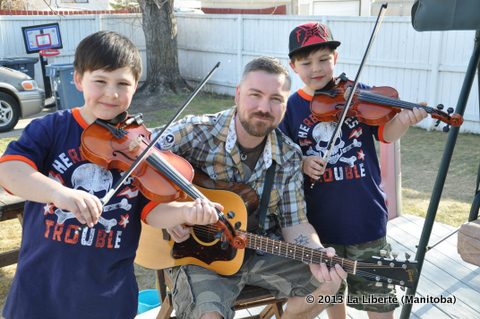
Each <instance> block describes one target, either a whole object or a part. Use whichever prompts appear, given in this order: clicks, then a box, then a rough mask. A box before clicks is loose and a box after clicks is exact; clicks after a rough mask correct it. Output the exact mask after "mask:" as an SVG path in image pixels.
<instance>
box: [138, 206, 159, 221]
mask: <svg viewBox="0 0 480 319" xmlns="http://www.w3.org/2000/svg"><path fill="white" fill-rule="evenodd" d="M158 204H160V203H157V202H148V204H147V205H145V207H143V209H142V213H141V214H140V218H141V220H142V221H143V222H144V223H145V224H148V223H147V216H148V214H150V212H151V211H152V209H154V208H155V207H157V205H158Z"/></svg>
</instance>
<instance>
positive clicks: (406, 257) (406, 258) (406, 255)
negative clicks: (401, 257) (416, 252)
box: [405, 253, 411, 261]
mask: <svg viewBox="0 0 480 319" xmlns="http://www.w3.org/2000/svg"><path fill="white" fill-rule="evenodd" d="M410 257H411V256H410V254H409V253H405V260H406V261H408V260H409V259H410Z"/></svg>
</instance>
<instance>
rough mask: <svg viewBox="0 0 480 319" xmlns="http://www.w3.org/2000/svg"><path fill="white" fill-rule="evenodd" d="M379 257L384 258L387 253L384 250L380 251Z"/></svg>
mask: <svg viewBox="0 0 480 319" xmlns="http://www.w3.org/2000/svg"><path fill="white" fill-rule="evenodd" d="M380 256H382V257H386V256H387V251H386V250H385V249H381V250H380Z"/></svg>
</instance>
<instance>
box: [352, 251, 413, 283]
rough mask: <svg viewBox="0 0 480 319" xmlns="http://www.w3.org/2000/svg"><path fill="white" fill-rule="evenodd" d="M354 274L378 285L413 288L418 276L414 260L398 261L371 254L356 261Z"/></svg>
mask: <svg viewBox="0 0 480 319" xmlns="http://www.w3.org/2000/svg"><path fill="white" fill-rule="evenodd" d="M356 274H358V275H360V276H362V277H364V278H365V279H368V280H372V281H376V282H377V283H379V284H380V285H394V286H400V287H402V288H405V287H406V288H413V285H414V283H415V281H416V280H417V277H418V269H417V262H416V261H409V260H408V259H406V260H404V261H399V260H397V259H396V258H386V257H377V256H373V257H371V258H370V259H367V260H362V261H358V264H357V271H356Z"/></svg>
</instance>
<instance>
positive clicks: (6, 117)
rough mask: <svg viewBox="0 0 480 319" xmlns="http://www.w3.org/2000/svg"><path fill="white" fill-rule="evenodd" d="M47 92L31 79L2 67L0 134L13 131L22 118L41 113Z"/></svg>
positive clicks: (0, 71) (0, 82)
mask: <svg viewBox="0 0 480 319" xmlns="http://www.w3.org/2000/svg"><path fill="white" fill-rule="evenodd" d="M44 104H45V92H44V91H43V90H42V89H40V88H39V87H38V85H37V82H35V80H33V79H32V78H31V77H29V76H28V75H26V74H25V73H22V72H20V71H16V70H13V69H10V68H6V67H0V132H7V131H10V130H12V129H13V128H14V127H15V125H16V124H17V123H18V120H19V119H20V118H24V117H28V116H31V115H34V114H37V113H40V112H41V111H42V109H43V106H44Z"/></svg>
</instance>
